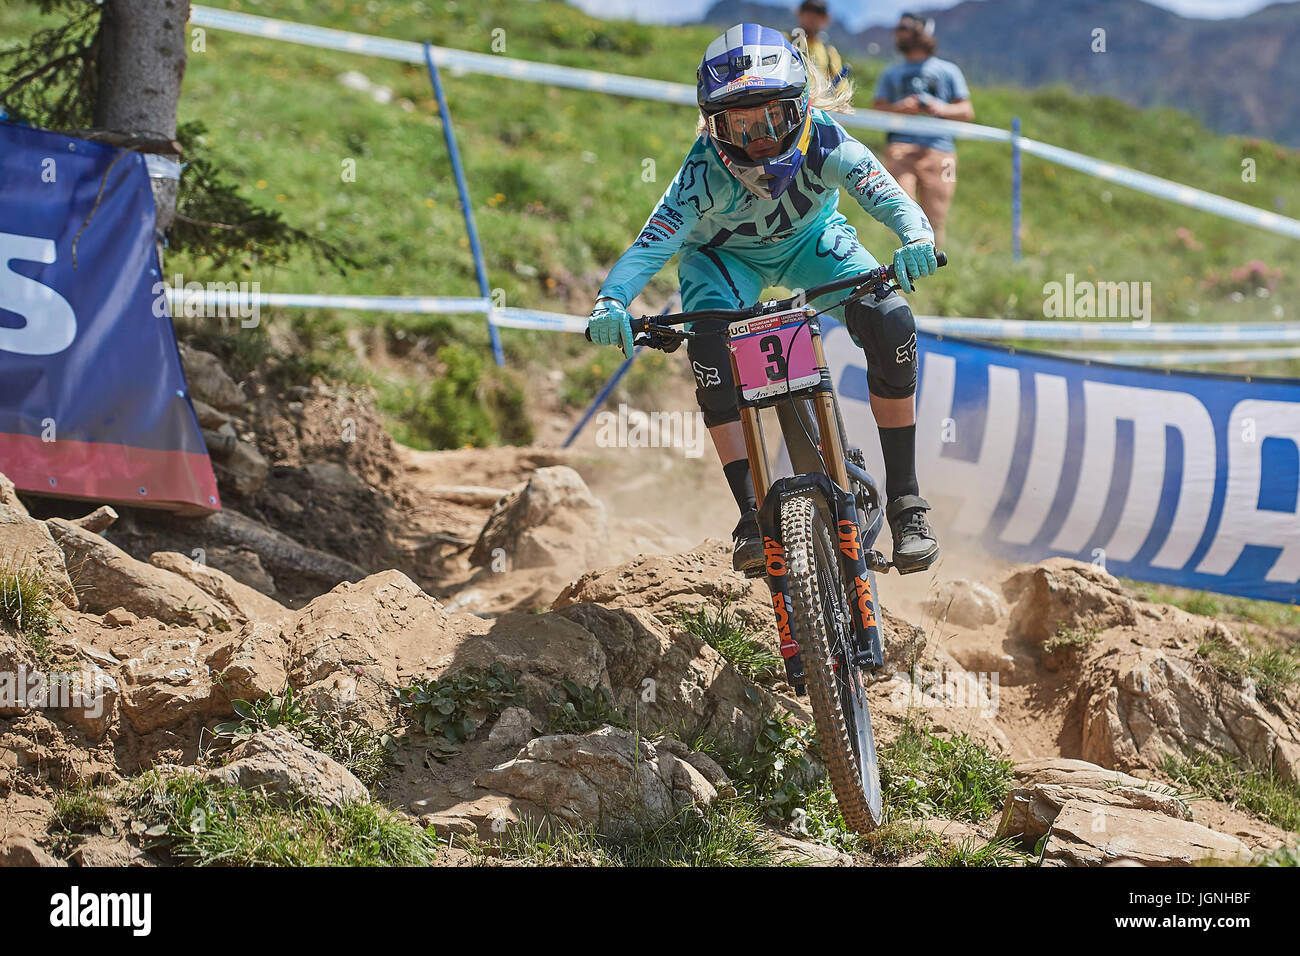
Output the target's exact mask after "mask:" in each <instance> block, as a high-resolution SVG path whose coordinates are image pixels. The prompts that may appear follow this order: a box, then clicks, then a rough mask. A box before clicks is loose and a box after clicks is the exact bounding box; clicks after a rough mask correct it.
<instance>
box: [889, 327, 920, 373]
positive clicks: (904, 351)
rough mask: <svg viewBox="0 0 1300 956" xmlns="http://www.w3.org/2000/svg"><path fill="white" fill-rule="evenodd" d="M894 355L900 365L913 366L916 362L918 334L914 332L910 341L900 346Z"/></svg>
mask: <svg viewBox="0 0 1300 956" xmlns="http://www.w3.org/2000/svg"><path fill="white" fill-rule="evenodd" d="M894 354H895V357H896V358H897V360H898V364H899V365H911V364H912V363H913V362H915V361H916V333H915V332H913V333H912V337H911V338H910V339H908V340H907V341H906V342H904V343H903V344H902V345H900V346H899V347H898V351H897V352H895V353H894Z"/></svg>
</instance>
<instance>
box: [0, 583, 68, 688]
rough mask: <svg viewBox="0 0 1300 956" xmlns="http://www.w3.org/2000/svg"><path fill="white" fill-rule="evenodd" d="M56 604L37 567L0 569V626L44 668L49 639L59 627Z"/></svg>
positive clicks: (48, 658)
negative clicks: (15, 635)
mask: <svg viewBox="0 0 1300 956" xmlns="http://www.w3.org/2000/svg"><path fill="white" fill-rule="evenodd" d="M58 603H59V602H58V599H57V598H56V597H55V596H54V592H53V591H52V590H51V588H50V585H49V582H48V581H47V580H46V578H45V572H44V571H42V570H41V569H40V568H38V567H33V566H29V565H15V564H6V565H4V566H3V567H0V625H3V626H4V627H6V628H8V629H9V630H10V631H12V632H13V633H15V634H17V635H18V636H19V637H21V638H22V639H23V640H24V641H26V642H27V645H28V647H30V648H31V649H32V652H33V653H34V654H35V655H36V659H37V661H39V662H40V663H41V665H42V666H48V665H49V664H50V662H51V660H52V658H53V654H54V646H53V641H52V640H51V637H52V635H53V634H54V630H55V628H57V627H58V624H59V620H58V618H57V617H56V616H55V613H54V609H55V607H57V606H58Z"/></svg>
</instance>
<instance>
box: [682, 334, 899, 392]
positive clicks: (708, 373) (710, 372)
mask: <svg viewBox="0 0 1300 956" xmlns="http://www.w3.org/2000/svg"><path fill="white" fill-rule="evenodd" d="M913 338H915V336H913ZM691 368H693V369H695V381H697V382H699V384H700V388H706V387H708V386H710V385H721V384H722V377H721V376H720V375H719V374H718V370H717V369H716V368H714V367H713V366H712V365H701V364H700V363H699V362H692V363H691Z"/></svg>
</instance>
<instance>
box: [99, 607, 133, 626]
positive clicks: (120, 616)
mask: <svg viewBox="0 0 1300 956" xmlns="http://www.w3.org/2000/svg"><path fill="white" fill-rule="evenodd" d="M139 623H140V619H139V618H138V617H136V616H135V615H134V614H132V613H131V612H130V611H128V610H127V609H126V608H124V607H115V608H112V609H111V610H108V611H105V612H104V626H105V627H130V626H131V625H133V624H139Z"/></svg>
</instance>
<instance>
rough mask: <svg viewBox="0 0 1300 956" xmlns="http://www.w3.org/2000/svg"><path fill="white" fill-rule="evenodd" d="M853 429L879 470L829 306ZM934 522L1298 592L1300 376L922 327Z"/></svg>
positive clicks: (1018, 542)
mask: <svg viewBox="0 0 1300 956" xmlns="http://www.w3.org/2000/svg"><path fill="white" fill-rule="evenodd" d="M823 328H824V329H825V330H826V351H827V354H828V356H830V362H831V366H832V374H833V376H834V381H835V384H836V387H837V388H838V389H839V394H840V399H841V403H842V406H843V412H844V417H845V425H846V427H847V429H848V431H849V435H850V440H851V441H853V442H854V443H855V444H859V445H861V447H862V448H864V449H865V450H867V453H868V460H869V464H870V465H871V466H872V467H873V468H874V470H875V473H876V474H882V473H883V469H882V465H881V462H880V453H879V442H878V440H877V438H876V428H875V422H874V420H873V419H872V417H871V409H870V405H869V404H868V397H867V379H866V369H865V367H864V366H863V364H862V352H861V350H860V349H858V348H856V347H854V346H853V344H852V342H851V341H850V339H849V336H848V333H847V331H846V330H845V329H844V328H843V327H842V326H839V325H836V324H834V323H832V322H825V324H824V325H823ZM918 348H919V352H920V362H921V381H920V389H919V396H918V406H917V472H918V475H919V476H920V479H921V493H922V494H923V495H925V497H926V498H927V499H929V501H930V503H931V504H932V505H933V506H934V508H935V510H934V512H932V515H931V517H932V519H933V520H934V522H935V524H936V527H937V528H939V529H941V530H942V531H943V532H945V533H948V534H958V535H971V536H975V537H977V538H979V539H980V541H981V542H982V543H983V544H984V546H985V547H986V548H987V549H988V550H989V551H990V552H991V553H993V554H996V555H999V556H1001V557H1005V558H1007V559H1009V560H1015V561H1039V560H1042V559H1043V558H1046V557H1052V556H1058V555H1059V556H1067V557H1071V558H1077V559H1079V560H1081V561H1088V562H1094V563H1097V564H1100V565H1103V566H1104V567H1105V568H1106V570H1108V571H1110V572H1111V573H1112V574H1115V575H1119V576H1123V577H1130V578H1135V579H1138V580H1143V581H1153V582H1158V583H1163V584H1170V585H1177V586H1179V587H1186V588H1196V589H1203V590H1208V591H1218V592H1222V593H1225V594H1238V595H1242V596H1245V597H1252V598H1265V599H1268V600H1273V601H1285V602H1289V603H1296V602H1300V502H1298V498H1300V381H1294V380H1280V379H1273V380H1268V379H1266V380H1262V381H1261V380H1248V379H1244V378H1237V377H1230V376H1222V375H1206V374H1195V373H1184V374H1170V373H1165V372H1158V371H1147V370H1141V369H1134V368H1128V367H1119V366H1113V365H1098V364H1095V363H1087V362H1081V361H1072V360H1069V359H1063V358H1058V357H1055V356H1046V355H1040V354H1036V353H1033V352H1023V351H1018V350H1008V349H1004V348H1000V347H997V346H990V345H983V344H978V343H974V342H970V341H966V340H961V339H951V338H946V339H941V338H939V337H936V336H932V335H927V334H924V333H923V334H921V336H920V337H919V341H918Z"/></svg>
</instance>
